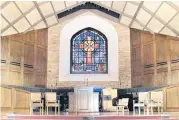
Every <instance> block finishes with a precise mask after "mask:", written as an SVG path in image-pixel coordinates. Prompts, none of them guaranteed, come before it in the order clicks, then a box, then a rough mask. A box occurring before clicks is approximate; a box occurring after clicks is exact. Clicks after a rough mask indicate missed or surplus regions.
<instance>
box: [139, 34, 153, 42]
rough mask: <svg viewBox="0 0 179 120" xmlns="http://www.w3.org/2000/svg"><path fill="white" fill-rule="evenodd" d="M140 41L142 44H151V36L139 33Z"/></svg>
mask: <svg viewBox="0 0 179 120" xmlns="http://www.w3.org/2000/svg"><path fill="white" fill-rule="evenodd" d="M141 41H142V44H148V43H152V42H153V39H152V34H151V33H149V32H144V31H141Z"/></svg>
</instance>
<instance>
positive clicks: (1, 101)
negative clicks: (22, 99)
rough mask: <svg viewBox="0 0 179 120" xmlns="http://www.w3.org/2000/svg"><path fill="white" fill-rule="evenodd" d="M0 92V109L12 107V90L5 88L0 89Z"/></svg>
mask: <svg viewBox="0 0 179 120" xmlns="http://www.w3.org/2000/svg"><path fill="white" fill-rule="evenodd" d="M0 91H1V94H0V95H1V98H0V107H1V108H2V107H3V108H5V107H8V108H11V107H12V102H11V99H12V90H11V89H10V88H6V87H0Z"/></svg>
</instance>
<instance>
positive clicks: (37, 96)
mask: <svg viewBox="0 0 179 120" xmlns="http://www.w3.org/2000/svg"><path fill="white" fill-rule="evenodd" d="M33 107H39V108H40V115H43V100H41V93H40V92H37V93H31V97H30V114H33Z"/></svg>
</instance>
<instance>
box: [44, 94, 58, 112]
mask: <svg viewBox="0 0 179 120" xmlns="http://www.w3.org/2000/svg"><path fill="white" fill-rule="evenodd" d="M56 96H57V95H56V92H46V93H45V102H46V112H47V115H48V108H49V107H55V115H56V111H57V110H56V109H57V107H58V114H59V112H60V106H59V103H60V101H59V100H58V101H57V98H56Z"/></svg>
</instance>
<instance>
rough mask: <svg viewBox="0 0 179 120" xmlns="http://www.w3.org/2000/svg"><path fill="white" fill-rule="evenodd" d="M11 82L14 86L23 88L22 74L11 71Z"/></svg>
mask: <svg viewBox="0 0 179 120" xmlns="http://www.w3.org/2000/svg"><path fill="white" fill-rule="evenodd" d="M10 82H11V84H12V85H18V86H23V81H22V80H21V73H20V72H19V71H10Z"/></svg>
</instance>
